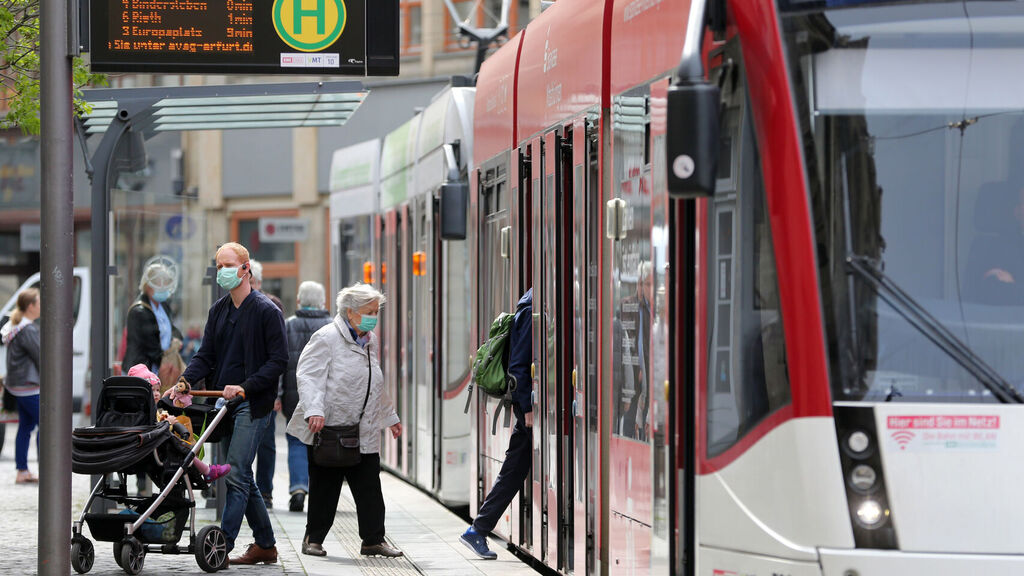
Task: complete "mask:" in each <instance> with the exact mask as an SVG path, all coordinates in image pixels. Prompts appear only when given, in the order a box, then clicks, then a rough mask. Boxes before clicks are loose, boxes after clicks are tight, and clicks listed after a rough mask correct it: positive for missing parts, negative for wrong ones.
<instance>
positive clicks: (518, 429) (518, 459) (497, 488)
mask: <svg viewBox="0 0 1024 576" xmlns="http://www.w3.org/2000/svg"><path fill="white" fill-rule="evenodd" d="M514 411H515V414H516V426H515V428H514V429H513V430H512V438H510V439H509V441H508V450H506V451H505V462H503V463H502V465H501V470H500V471H499V472H498V479H497V480H495V481H494V487H493V488H491V491H490V493H488V494H487V498H485V499H484V503H483V504H482V505H481V506H480V512H479V513H477V515H476V520H474V521H473V529H474V530H476V531H477V533H479V534H483V535H487V534H489V533H490V532H491V530H494V526H495V525H496V524H497V523H498V518H501V515H502V514H503V513H504V512H505V509H506V508H508V505H509V504H511V503H512V498H514V497H515V495H516V493H517V492H519V491H520V490H521V489H522V488H523V481H524V480H526V477H527V476H529V474H530V465H531V463H532V462H533V453H532V452H533V429H532V428H527V427H526V425H525V424H523V414H522V412H520V411H519V408H518V407H516V408H515V410H514Z"/></svg>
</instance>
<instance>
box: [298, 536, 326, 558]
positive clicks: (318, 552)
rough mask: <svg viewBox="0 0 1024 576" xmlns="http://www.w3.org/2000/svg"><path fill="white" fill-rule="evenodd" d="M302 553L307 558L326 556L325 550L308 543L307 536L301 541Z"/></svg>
mask: <svg viewBox="0 0 1024 576" xmlns="http://www.w3.org/2000/svg"><path fill="white" fill-rule="evenodd" d="M302 553H303V554H306V555H309V556H327V550H324V547H323V546H321V545H320V544H317V543H316V542H310V541H309V536H306V537H305V538H303V539H302Z"/></svg>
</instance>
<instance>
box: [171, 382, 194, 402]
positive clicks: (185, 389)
mask: <svg viewBox="0 0 1024 576" xmlns="http://www.w3.org/2000/svg"><path fill="white" fill-rule="evenodd" d="M171 402H172V403H174V405H175V406H176V407H178V408H185V407H187V406H191V405H192V387H191V386H189V385H188V382H186V381H184V380H178V383H177V384H175V385H174V388H171Z"/></svg>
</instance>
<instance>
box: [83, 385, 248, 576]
mask: <svg viewBox="0 0 1024 576" xmlns="http://www.w3.org/2000/svg"><path fill="white" fill-rule="evenodd" d="M215 394H219V393H206V394H204V395H215ZM239 401H241V397H238V398H237V399H232V401H231V402H224V401H223V400H222V399H221V400H218V402H217V404H216V405H213V404H200V403H193V404H192V405H191V406H189V407H186V408H176V407H174V406H173V405H170V404H167V405H165V404H164V402H165V400H164V399H162V400H161V402H160V406H161V408H166V409H167V410H168V412H170V413H171V414H174V415H181V414H185V415H186V416H188V417H189V418H190V419H191V420H192V422H193V423H194V424H195V423H202V424H203V426H202V428H201V429H202V433H201V435H200V436H199V438H198V440H196V441H195V443H194V444H193V445H191V446H190V445H189V444H188V443H186V442H185V441H184V440H182V439H181V438H180V437H179V436H178V434H177V433H176V432H175V431H174V430H172V428H171V425H170V423H169V422H167V421H164V422H160V423H156V404H155V403H154V402H153V391H152V388H151V387H150V384H149V383H148V382H146V381H145V380H143V379H141V378H135V377H129V376H113V377H110V378H107V379H106V380H104V382H103V389H102V390H101V391H100V396H99V403H98V406H97V408H96V425H95V426H90V427H87V428H76V429H75V430H74V432H72V451H71V466H72V470H73V471H74V472H75V473H76V474H101V475H103V477H102V478H101V479H100V481H99V482H97V483H96V486H95V487H94V488H93V490H92V493H91V494H90V495H89V500H88V501H87V502H86V503H85V508H84V511H83V513H82V516H81V518H79V519H78V521H77V522H74V523H73V524H72V528H71V531H72V538H71V565H72V567H73V568H74V569H75V571H76V572H78V573H79V574H84V573H86V572H88V571H89V570H91V569H92V566H93V561H94V560H95V550H94V548H93V545H92V542H91V541H90V540H89V539H88V538H86V537H85V536H84V535H83V533H82V524H83V523H85V524H88V525H89V531H90V532H91V533H92V536H93V538H95V539H96V540H98V541H103V542H113V543H114V560H115V561H116V562H117V564H118V566H120V567H121V568H123V569H124V571H125V572H127V573H128V574H132V575H135V574H138V573H140V572H141V571H142V567H143V564H144V562H145V559H146V554H147V553H160V554H194V555H195V557H196V562H197V563H198V564H199V567H200V568H202V569H203V570H204V571H206V572H215V571H217V570H221V569H223V568H226V567H227V559H228V558H227V540H226V539H225V537H224V532H223V531H222V530H221V529H220V527H219V526H203V527H202V529H200V530H199V532H198V533H197V532H196V526H195V525H196V522H195V507H196V504H195V497H194V493H193V491H194V490H204V489H206V488H207V482H206V479H205V478H204V477H203V475H202V474H200V473H199V472H198V471H197V470H196V469H195V468H194V467H192V466H191V464H192V461H193V460H194V459H195V458H196V457H197V454H198V453H199V451H200V449H202V447H203V445H204V444H205V443H206V442H216V441H218V440H219V439H220V437H221V436H223V433H217V429H218V425H219V424H220V423H221V422H222V421H223V420H224V418H225V417H227V415H228V412H229V410H231V408H233V407H234V404H236V403H237V402H239ZM175 426H177V427H179V429H180V430H179V431H183V430H184V428H183V427H181V425H180V424H176V425H175ZM222 428H223V429H224V430H229V429H230V426H227V425H225V426H223V427H222ZM197 429H200V428H197ZM136 474H145V475H146V476H147V477H149V478H150V479H151V480H152V481H153V483H154V484H155V485H156V486H157V487H159V488H160V491H159V493H156V494H153V495H152V496H140V495H129V494H128V491H127V489H126V485H127V484H126V481H127V477H128V476H129V475H136ZM96 498H104V499H107V500H111V501H113V502H115V503H117V504H118V505H122V506H124V509H123V510H121V511H120V512H118V513H106V512H90V511H89V509H90V506H91V505H92V503H93V501H94V500H95V499H96ZM186 524H187V525H188V530H189V540H188V546H185V547H182V546H179V545H178V541H179V540H180V539H181V534H182V532H183V531H184V529H185V526H186Z"/></svg>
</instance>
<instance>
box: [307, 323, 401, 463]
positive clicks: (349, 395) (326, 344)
mask: <svg viewBox="0 0 1024 576" xmlns="http://www.w3.org/2000/svg"><path fill="white" fill-rule="evenodd" d="M377 350H378V346H377V335H376V334H374V333H373V332H371V333H370V342H369V343H368V344H367V345H366V348H363V347H361V346H359V344H357V343H356V342H355V340H353V339H352V333H351V332H350V331H349V329H348V325H347V324H346V323H345V322H344V321H342V320H341V317H340V316H335V317H334V320H333V321H332V322H331V323H330V324H327V325H325V326H324V327H323V328H320V329H319V330H317V331H316V332H315V333H314V334H313V337H312V338H310V339H309V343H308V344H306V347H305V348H303V350H302V354H301V355H300V356H299V365H298V367H297V369H296V374H295V377H296V380H297V383H298V388H299V404H298V406H296V407H295V413H294V414H293V415H292V419H291V421H289V422H288V433H289V434H291V435H292V436H295V437H296V438H298V439H299V440H301V441H302V442H303V443H304V444H312V443H313V434H311V433H310V432H309V427H308V425H307V423H306V419H308V418H310V417H312V416H323V417H324V425H325V426H341V425H345V424H354V423H355V422H356V419H357V418H358V417H359V409H360V408H362V406H363V398H364V397H365V396H366V381H367V376H369V375H371V374H372V382H371V385H370V397H369V399H368V400H367V402H366V412H365V413H364V414H363V419H362V420H361V422H360V428H359V451H360V452H361V453H363V454H376V453H378V452H380V431H381V430H383V429H384V428H387V427H389V426H394V425H395V424H398V422H399V421H400V420H399V418H398V414H397V413H396V412H395V405H394V402H392V400H391V398H390V397H389V396H388V394H387V392H385V390H384V374H383V373H382V372H381V370H380V362H379V360H378V359H377ZM367 357H369V361H370V367H369V369H368V368H367Z"/></svg>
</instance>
